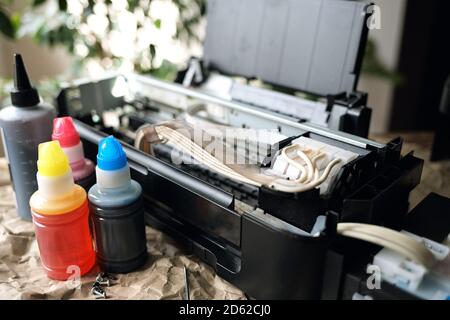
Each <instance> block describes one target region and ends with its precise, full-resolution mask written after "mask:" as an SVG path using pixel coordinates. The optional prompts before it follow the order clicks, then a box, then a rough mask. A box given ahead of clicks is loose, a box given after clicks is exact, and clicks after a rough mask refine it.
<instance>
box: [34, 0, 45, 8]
mask: <svg viewBox="0 0 450 320" xmlns="http://www.w3.org/2000/svg"><path fill="white" fill-rule="evenodd" d="M45 1H46V0H33V4H32V6H33V7H37V6H40V5H41V4H43V3H44V2H45Z"/></svg>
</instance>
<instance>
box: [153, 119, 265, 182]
mask: <svg viewBox="0 0 450 320" xmlns="http://www.w3.org/2000/svg"><path fill="white" fill-rule="evenodd" d="M155 129H156V131H157V133H158V135H159V136H161V137H162V138H165V139H167V140H168V141H169V142H170V143H173V144H174V145H175V146H176V147H179V148H180V149H182V150H183V151H185V152H187V153H189V154H190V155H192V157H193V158H194V159H196V160H197V161H199V162H201V163H203V164H205V165H206V166H208V167H210V168H212V169H213V170H215V171H218V172H219V173H222V174H224V175H226V176H228V177H231V178H234V179H236V180H238V181H241V182H244V183H248V184H251V185H255V186H258V187H260V186H261V184H260V183H258V182H256V181H253V180H251V179H248V178H246V177H244V176H243V175H240V174H239V173H237V172H236V171H234V170H232V169H231V168H229V167H228V166H226V165H224V164H223V163H222V162H220V161H219V160H217V159H216V158H215V157H214V156H212V155H211V154H209V153H208V152H206V151H205V150H204V149H203V148H201V147H200V146H198V145H197V144H195V143H194V142H192V141H191V140H190V139H188V138H186V137H185V136H184V135H182V134H180V133H178V132H176V131H175V130H173V129H170V128H168V127H161V126H160V127H156V128H155Z"/></svg>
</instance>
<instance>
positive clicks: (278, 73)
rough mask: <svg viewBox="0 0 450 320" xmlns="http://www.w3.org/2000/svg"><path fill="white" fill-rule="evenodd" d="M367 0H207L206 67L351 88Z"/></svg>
mask: <svg viewBox="0 0 450 320" xmlns="http://www.w3.org/2000/svg"><path fill="white" fill-rule="evenodd" d="M368 6H369V2H366V1H349V0H245V1H241V0H208V10H207V27H206V37H205V44H204V54H203V61H204V64H205V66H206V67H207V68H208V69H215V70H218V71H220V72H222V73H225V74H230V75H237V76H243V77H247V78H259V79H261V80H263V81H265V82H267V83H271V84H274V85H279V86H283V87H287V88H291V89H295V90H299V91H304V92H309V93H312V94H316V95H320V96H327V95H337V94H339V93H342V92H345V93H349V92H352V91H354V89H355V87H356V85H357V81H358V76H359V72H360V69H361V62H362V56H363V52H364V47H365V44H366V40H367V33H368V32H367V31H368V30H367V25H366V21H367V17H368V13H367V8H368Z"/></svg>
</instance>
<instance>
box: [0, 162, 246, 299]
mask: <svg viewBox="0 0 450 320" xmlns="http://www.w3.org/2000/svg"><path fill="white" fill-rule="evenodd" d="M0 177H1V178H0V299H95V297H94V296H93V295H91V293H90V290H91V287H92V284H93V283H94V281H95V277H96V276H97V274H98V273H99V270H98V268H97V267H96V268H94V270H92V271H91V272H90V273H89V274H88V275H86V276H83V277H82V278H81V284H79V285H78V286H76V285H77V283H74V282H72V281H56V280H51V279H49V278H47V276H46V274H45V272H44V270H43V269H42V267H41V263H40V258H39V249H38V246H37V242H36V239H35V237H34V230H33V224H32V223H31V222H27V221H23V220H21V219H20V218H18V217H17V215H16V210H15V204H14V200H13V199H14V198H13V191H12V187H11V185H10V184H9V179H8V170H7V166H6V162H5V161H4V159H1V160H0ZM146 233H147V247H148V251H149V258H148V260H147V262H146V264H145V265H144V266H143V267H142V268H140V269H139V270H138V271H135V272H131V273H128V274H123V275H114V276H115V277H116V280H115V281H112V285H111V286H110V287H104V289H105V291H106V295H107V298H108V299H183V297H184V292H185V283H184V267H186V268H187V269H188V277H189V289H190V299H192V300H195V299H245V295H244V294H243V292H242V291H240V290H239V289H237V288H236V287H234V286H233V285H231V284H229V283H228V282H226V281H225V280H223V279H221V278H220V277H218V276H217V275H216V274H215V273H214V270H213V269H212V268H211V267H209V266H207V265H206V264H204V263H203V262H201V261H199V260H198V259H197V258H196V257H195V256H191V255H185V254H184V253H183V252H182V251H181V250H180V249H178V247H177V245H176V243H175V242H174V241H173V240H172V239H170V238H169V237H168V236H166V235H164V234H163V233H161V232H159V231H157V230H155V229H152V228H150V227H146Z"/></svg>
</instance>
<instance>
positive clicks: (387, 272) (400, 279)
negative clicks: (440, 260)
mask: <svg viewBox="0 0 450 320" xmlns="http://www.w3.org/2000/svg"><path fill="white" fill-rule="evenodd" d="M373 264H374V265H375V266H378V267H379V268H380V270H381V275H382V278H383V280H385V281H388V282H390V283H392V284H395V285H397V286H399V287H401V288H408V289H410V290H416V289H417V287H418V286H419V284H420V283H421V281H422V279H423V276H424V275H425V273H426V269H425V268H424V267H423V266H421V265H419V264H416V263H415V262H413V261H410V260H407V259H406V258H405V257H403V256H402V255H399V254H398V253H397V252H395V251H393V250H390V249H386V248H384V249H382V250H381V251H380V252H379V253H378V254H377V255H375V257H374V259H373Z"/></svg>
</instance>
